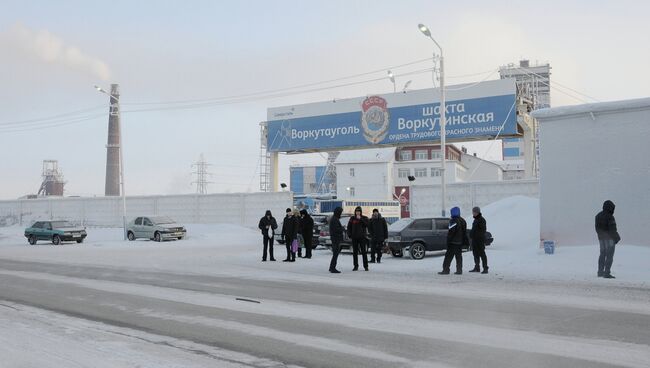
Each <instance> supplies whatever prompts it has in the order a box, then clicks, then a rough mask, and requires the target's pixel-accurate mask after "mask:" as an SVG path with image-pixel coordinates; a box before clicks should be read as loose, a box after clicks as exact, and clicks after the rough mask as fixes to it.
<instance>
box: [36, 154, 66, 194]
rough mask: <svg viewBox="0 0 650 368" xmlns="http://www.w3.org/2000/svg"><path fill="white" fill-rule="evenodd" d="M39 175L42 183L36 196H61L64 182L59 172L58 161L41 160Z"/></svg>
mask: <svg viewBox="0 0 650 368" xmlns="http://www.w3.org/2000/svg"><path fill="white" fill-rule="evenodd" d="M41 175H42V177H43V181H42V182H41V186H40V188H39V189H38V192H37V195H38V196H43V197H49V196H59V197H60V196H63V191H64V187H65V180H64V179H63V173H62V172H61V171H59V161H57V160H43V171H42V174H41Z"/></svg>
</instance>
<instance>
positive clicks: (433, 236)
mask: <svg viewBox="0 0 650 368" xmlns="http://www.w3.org/2000/svg"><path fill="white" fill-rule="evenodd" d="M448 230H449V219H448V218H444V217H436V218H418V219H412V218H408V219H401V220H399V221H397V222H395V223H394V224H392V225H390V226H389V227H388V240H387V243H388V246H389V247H390V250H391V253H392V254H393V256H395V257H402V256H403V255H404V251H408V252H409V254H410V255H411V258H413V259H422V258H424V256H425V254H426V252H434V251H441V250H446V249H447V232H448ZM469 231H470V230H469V229H468V230H467V233H468V234H467V235H468V236H469ZM493 241H494V239H493V238H492V234H491V233H490V232H487V233H486V234H485V245H486V246H488V245H490V244H492V242H493ZM470 243H471V240H470ZM470 249H471V244H470V246H469V247H468V248H466V250H470Z"/></svg>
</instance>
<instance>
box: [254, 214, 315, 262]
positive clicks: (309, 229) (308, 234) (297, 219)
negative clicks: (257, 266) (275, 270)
mask: <svg viewBox="0 0 650 368" xmlns="http://www.w3.org/2000/svg"><path fill="white" fill-rule="evenodd" d="M258 227H259V229H260V230H261V231H262V237H263V244H264V250H263V252H262V262H266V260H267V254H268V255H269V256H270V260H271V261H272V262H274V261H275V257H273V241H274V238H275V234H276V230H277V229H278V223H277V221H276V219H275V218H274V217H273V214H272V213H271V211H266V214H265V215H264V217H262V218H261V219H260V222H259V225H258ZM281 231H282V232H281V234H282V235H284V242H285V246H286V248H287V258H285V259H284V260H283V262H295V261H296V253H298V258H306V259H310V258H311V255H312V252H311V251H312V247H313V233H314V219H313V218H312V217H311V216H310V215H309V213H308V212H307V211H306V210H301V211H298V210H292V209H291V208H287V210H286V215H285V217H284V221H283V222H282V229H281ZM301 240H302V241H301ZM303 247H304V248H305V256H304V257H303V255H302V248H303Z"/></svg>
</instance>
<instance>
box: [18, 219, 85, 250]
mask: <svg viewBox="0 0 650 368" xmlns="http://www.w3.org/2000/svg"><path fill="white" fill-rule="evenodd" d="M87 235H88V234H86V228H85V227H79V226H75V225H74V224H71V223H69V222H68V221H37V222H35V223H34V225H32V226H31V227H28V228H27V229H25V237H26V238H27V241H28V242H29V244H31V245H34V244H36V242H37V241H39V240H47V241H50V242H52V244H54V245H59V244H61V242H64V241H76V242H77V243H82V242H83V241H84V239H85V238H86V236H87Z"/></svg>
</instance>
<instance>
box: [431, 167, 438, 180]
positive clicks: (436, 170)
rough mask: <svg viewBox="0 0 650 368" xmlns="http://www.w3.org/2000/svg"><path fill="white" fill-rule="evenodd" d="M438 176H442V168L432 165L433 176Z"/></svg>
mask: <svg viewBox="0 0 650 368" xmlns="http://www.w3.org/2000/svg"><path fill="white" fill-rule="evenodd" d="M438 176H440V169H438V168H435V167H432V168H431V177H432V178H435V177H438Z"/></svg>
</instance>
